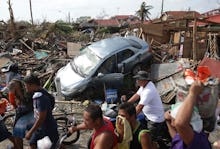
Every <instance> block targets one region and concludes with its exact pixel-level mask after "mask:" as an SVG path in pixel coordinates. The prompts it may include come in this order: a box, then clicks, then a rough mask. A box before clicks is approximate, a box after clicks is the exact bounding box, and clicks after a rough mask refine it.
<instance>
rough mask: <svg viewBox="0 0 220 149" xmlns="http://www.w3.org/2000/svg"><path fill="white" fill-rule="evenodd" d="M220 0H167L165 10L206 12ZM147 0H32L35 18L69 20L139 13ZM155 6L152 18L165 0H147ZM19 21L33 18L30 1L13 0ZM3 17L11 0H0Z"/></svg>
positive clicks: (6, 14) (157, 14) (16, 17)
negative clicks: (8, 1)
mask: <svg viewBox="0 0 220 149" xmlns="http://www.w3.org/2000/svg"><path fill="white" fill-rule="evenodd" d="M218 1H220V0H164V9H163V10H164V11H172V10H188V9H189V8H190V9H191V10H196V11H198V12H202V13H203V12H205V11H209V10H211V9H216V8H218V7H219V6H220V5H219V4H218V3H217V2H218ZM142 2H143V0H32V8H33V16H34V19H35V20H36V19H38V20H43V19H47V20H49V21H56V20H58V19H63V20H65V19H66V17H67V15H68V13H70V16H71V18H72V19H74V20H75V19H76V18H78V17H80V16H91V17H96V16H98V15H100V14H101V13H102V12H103V11H104V12H105V13H106V14H108V15H109V16H113V15H125V14H135V12H136V11H137V10H138V9H139V7H140V5H141V3H142ZM145 2H146V3H147V5H152V6H153V9H152V10H151V11H150V12H151V18H154V17H156V16H159V15H160V12H161V4H162V0H152V1H145ZM11 3H12V4H13V5H12V8H13V10H14V16H15V19H16V20H30V10H29V0H11ZM0 14H1V15H0V20H2V19H3V20H7V19H8V18H9V11H8V5H7V0H3V1H0Z"/></svg>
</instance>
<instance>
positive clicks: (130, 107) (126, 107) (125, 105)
mask: <svg viewBox="0 0 220 149" xmlns="http://www.w3.org/2000/svg"><path fill="white" fill-rule="evenodd" d="M118 108H119V110H125V111H126V112H127V113H128V115H129V116H132V115H135V116H136V109H135V106H134V105H133V104H132V103H129V102H125V103H122V104H120V105H119V107H118Z"/></svg>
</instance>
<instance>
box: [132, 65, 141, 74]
mask: <svg viewBox="0 0 220 149" xmlns="http://www.w3.org/2000/svg"><path fill="white" fill-rule="evenodd" d="M141 69H142V67H141V64H137V65H135V66H134V68H133V69H132V75H136V74H137V73H138V71H140V70H141Z"/></svg>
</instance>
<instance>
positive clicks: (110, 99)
mask: <svg viewBox="0 0 220 149" xmlns="http://www.w3.org/2000/svg"><path fill="white" fill-rule="evenodd" d="M117 99H118V94H117V89H106V90H105V101H106V102H107V103H116V102H117Z"/></svg>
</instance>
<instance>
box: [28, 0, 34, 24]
mask: <svg viewBox="0 0 220 149" xmlns="http://www.w3.org/2000/svg"><path fill="white" fill-rule="evenodd" d="M29 4H30V13H31V24H32V25H34V20H33V14H32V4H31V0H29Z"/></svg>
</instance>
